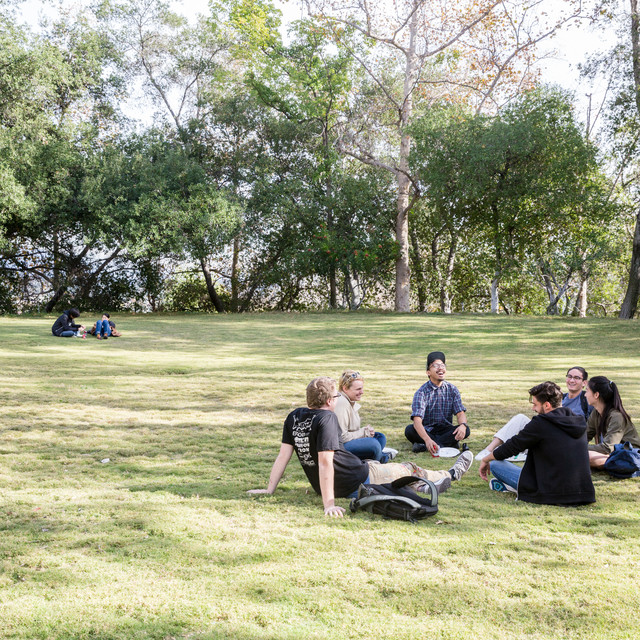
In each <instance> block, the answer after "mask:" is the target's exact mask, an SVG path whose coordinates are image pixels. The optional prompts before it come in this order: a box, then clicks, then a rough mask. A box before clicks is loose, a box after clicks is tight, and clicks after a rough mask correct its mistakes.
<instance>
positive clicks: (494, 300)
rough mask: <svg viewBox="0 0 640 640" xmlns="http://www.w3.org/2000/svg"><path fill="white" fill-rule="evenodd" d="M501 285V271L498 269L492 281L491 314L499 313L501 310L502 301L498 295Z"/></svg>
mask: <svg viewBox="0 0 640 640" xmlns="http://www.w3.org/2000/svg"><path fill="white" fill-rule="evenodd" d="M499 284H500V270H499V269H496V272H495V273H494V274H493V280H492V281H491V313H498V312H499V310H500V309H499V308H500V299H499V294H498V286H499Z"/></svg>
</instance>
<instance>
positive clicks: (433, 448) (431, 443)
mask: <svg viewBox="0 0 640 640" xmlns="http://www.w3.org/2000/svg"><path fill="white" fill-rule="evenodd" d="M424 443H425V445H426V446H427V451H429V453H431V455H434V456H435V455H436V453H438V451H439V450H440V447H439V446H438V445H437V444H436V442H435V440H432V439H431V438H429V439H428V440H425V441H424Z"/></svg>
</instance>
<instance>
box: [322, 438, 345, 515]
mask: <svg viewBox="0 0 640 640" xmlns="http://www.w3.org/2000/svg"><path fill="white" fill-rule="evenodd" d="M318 471H319V476H320V493H321V494H322V504H323V505H324V515H325V516H329V517H331V518H342V516H343V515H344V509H343V508H342V507H338V506H337V505H336V503H335V496H334V492H333V451H318Z"/></svg>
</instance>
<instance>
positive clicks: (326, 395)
mask: <svg viewBox="0 0 640 640" xmlns="http://www.w3.org/2000/svg"><path fill="white" fill-rule="evenodd" d="M334 395H336V381H335V380H334V379H333V378H326V377H324V376H323V377H321V378H314V379H313V380H312V381H311V382H310V383H309V384H308V385H307V406H308V407H309V409H320V407H324V405H325V404H327V403H328V402H329V400H331V398H333V396H334Z"/></svg>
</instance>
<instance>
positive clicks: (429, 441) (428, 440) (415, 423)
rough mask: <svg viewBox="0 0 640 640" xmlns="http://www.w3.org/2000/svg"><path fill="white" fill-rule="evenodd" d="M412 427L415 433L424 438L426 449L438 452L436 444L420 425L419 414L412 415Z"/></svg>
mask: <svg viewBox="0 0 640 640" xmlns="http://www.w3.org/2000/svg"><path fill="white" fill-rule="evenodd" d="M413 428H414V429H415V430H416V433H417V434H418V435H419V436H420V437H421V438H422V439H423V440H424V443H425V445H426V446H427V449H428V450H429V451H430V452H431V453H433V454H435V453H437V452H438V445H437V444H436V443H435V442H434V441H433V440H432V439H431V438H430V437H429V434H428V433H427V431H426V430H425V428H424V427H423V426H422V418H421V417H420V416H413Z"/></svg>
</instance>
